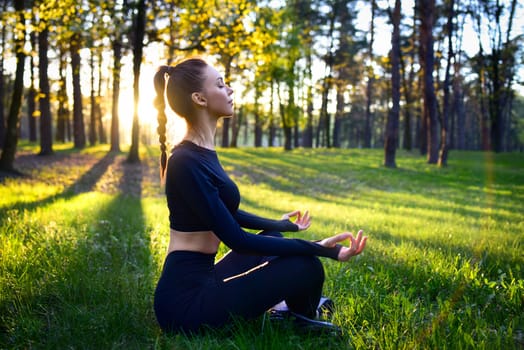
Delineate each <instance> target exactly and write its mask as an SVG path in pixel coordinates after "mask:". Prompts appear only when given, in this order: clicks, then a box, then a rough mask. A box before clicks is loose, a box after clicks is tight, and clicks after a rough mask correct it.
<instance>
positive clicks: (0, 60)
mask: <svg viewBox="0 0 524 350" xmlns="http://www.w3.org/2000/svg"><path fill="white" fill-rule="evenodd" d="M6 7H7V1H4V4H3V8H2V11H3V12H5V8H6ZM6 33H7V29H6V26H5V25H4V26H2V34H1V35H2V37H1V38H0V40H2V54H1V55H0V72H3V71H4V54H3V53H4V52H5V47H6V45H5V37H6ZM0 91H2V95H3V94H5V81H4V74H3V73H1V74H0ZM4 108H5V107H4V97H3V96H2V97H0V149H2V148H3V147H4V141H5V113H4Z"/></svg>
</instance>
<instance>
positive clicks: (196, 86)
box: [153, 58, 208, 179]
mask: <svg viewBox="0 0 524 350" xmlns="http://www.w3.org/2000/svg"><path fill="white" fill-rule="evenodd" d="M207 66H208V64H207V62H206V61H204V60H203V59H201V58H190V59H186V60H184V61H181V62H180V63H178V64H176V65H174V66H166V65H163V66H160V67H159V68H158V70H157V72H156V73H155V76H154V78H153V80H154V85H155V91H156V97H155V100H154V106H155V108H156V109H157V111H158V115H157V121H158V127H157V133H158V141H159V142H160V151H161V154H160V178H161V179H164V176H165V171H166V167H167V147H166V124H167V116H166V112H165V108H166V102H165V101H166V100H167V102H168V104H169V107H170V108H171V109H172V110H173V111H174V112H175V113H176V114H178V115H179V116H180V117H182V118H184V119H185V120H186V122H187V123H188V126H189V127H191V126H192V125H194V124H195V123H196V120H195V119H194V106H193V102H192V100H191V94H192V93H193V92H200V91H202V87H203V82H204V80H205V73H204V70H205V68H206V67H207ZM166 78H167V83H166Z"/></svg>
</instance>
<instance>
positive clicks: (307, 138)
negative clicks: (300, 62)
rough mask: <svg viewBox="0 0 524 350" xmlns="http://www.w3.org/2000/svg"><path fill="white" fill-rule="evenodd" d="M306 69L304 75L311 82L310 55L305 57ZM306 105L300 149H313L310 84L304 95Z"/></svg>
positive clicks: (311, 92) (311, 93) (311, 88)
mask: <svg viewBox="0 0 524 350" xmlns="http://www.w3.org/2000/svg"><path fill="white" fill-rule="evenodd" d="M306 61H307V67H306V74H307V78H308V80H309V81H311V77H312V73H311V64H312V63H311V53H309V54H308V55H307V56H306ZM306 94H307V95H306V104H307V107H306V108H307V110H306V113H307V116H306V127H305V128H304V132H303V133H302V147H306V148H311V147H313V87H312V86H311V83H310V84H309V86H308V87H307V93H306Z"/></svg>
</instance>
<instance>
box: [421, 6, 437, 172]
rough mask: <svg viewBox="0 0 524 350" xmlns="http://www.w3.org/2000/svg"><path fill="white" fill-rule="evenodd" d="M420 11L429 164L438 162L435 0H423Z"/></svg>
mask: <svg viewBox="0 0 524 350" xmlns="http://www.w3.org/2000/svg"><path fill="white" fill-rule="evenodd" d="M419 5H420V6H419V12H420V21H421V25H420V50H421V55H420V57H421V60H420V61H421V64H422V69H423V79H424V80H423V81H424V83H423V90H424V120H425V122H426V128H427V129H426V132H427V161H428V163H429V164H436V163H437V162H438V152H439V147H438V145H439V144H438V127H437V123H438V119H437V98H436V96H435V87H434V80H433V65H434V60H435V56H434V51H433V23H434V17H435V0H421V1H420V3H419Z"/></svg>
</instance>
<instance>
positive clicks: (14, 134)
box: [0, 1, 26, 172]
mask: <svg viewBox="0 0 524 350" xmlns="http://www.w3.org/2000/svg"><path fill="white" fill-rule="evenodd" d="M15 10H16V12H17V15H18V23H19V24H20V27H21V28H23V29H22V33H16V34H17V35H16V38H15V52H16V73H15V81H14V85H13V97H12V99H11V106H10V108H9V114H8V116H7V127H6V134H5V139H4V144H3V147H2V155H1V156H0V170H3V171H7V172H16V170H15V169H14V167H13V165H14V160H15V154H16V147H17V143H18V124H19V115H20V108H21V106H22V94H23V91H24V66H25V57H26V55H25V52H24V43H25V31H26V28H25V19H24V13H23V10H24V2H23V1H15Z"/></svg>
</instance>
